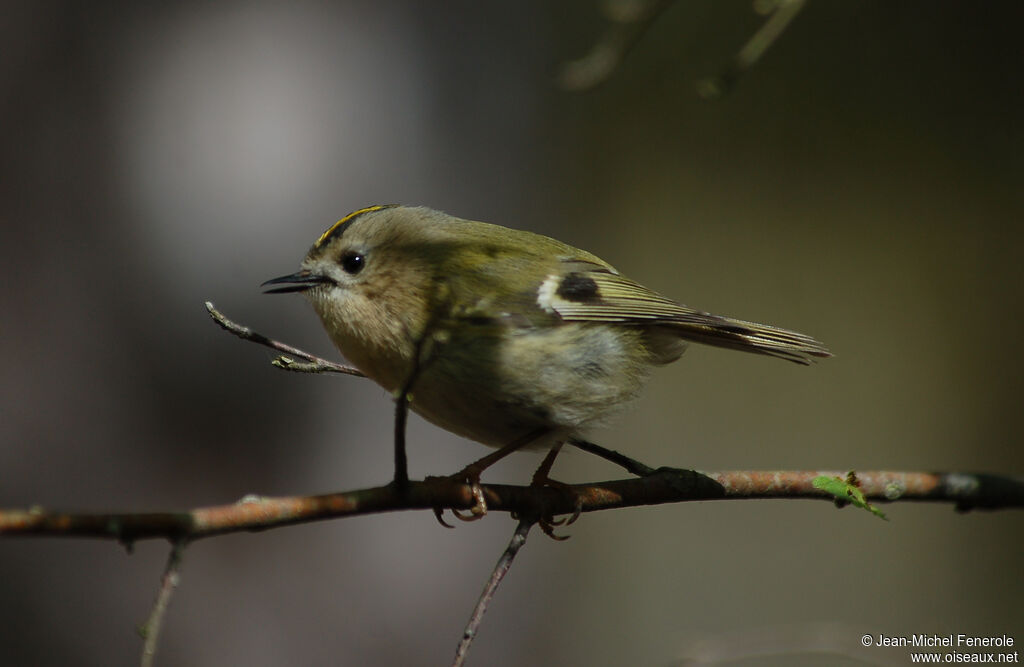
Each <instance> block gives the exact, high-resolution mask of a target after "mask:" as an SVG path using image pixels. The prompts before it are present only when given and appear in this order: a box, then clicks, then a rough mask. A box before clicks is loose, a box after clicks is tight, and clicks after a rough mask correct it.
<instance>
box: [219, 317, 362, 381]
mask: <svg viewBox="0 0 1024 667" xmlns="http://www.w3.org/2000/svg"><path fill="white" fill-rule="evenodd" d="M206 310H207V312H208V313H210V317H212V318H213V321H214V322H216V323H217V324H218V325H219V326H220V328H222V329H224V330H225V331H227V332H228V333H232V334H234V335H236V336H238V337H239V338H241V339H242V340H247V341H250V342H253V343H256V344H258V345H262V346H264V347H269V348H270V349H271V350H276V351H278V352H283V353H285V354H290V355H292V356H294V357H298V358H300V359H304V360H305V362H306V363H302V362H298V361H295V360H294V359H291V358H289V357H285V356H280V357H277V358H276V359H274V361H273V362H271V363H273V364H274V365H275V366H277V367H278V368H280V369H283V370H286V371H296V372H299V373H344V374H345V375H355V376H356V377H366V376H365V375H364V374H363V373H362V371H360V370H359V369H358V368H353V367H351V366H344V365H342V364H338V363H335V362H333V361H328V360H327V359H324V358H322V357H318V356H316V355H315V354H310V353H309V352H304V351H303V350H300V349H299V348H297V347H292V346H291V345H288V344H287V343H282V342H280V341H276V340H274V339H272V338H268V337H267V336H264V335H263V334H261V333H258V332H256V331H253V330H252V329H250V328H249V327H246V326H242V325H241V324H238V323H237V322H233V321H231V320H229V319H228V318H227V317H225V316H224V314H223V313H221V312H220V311H219V310H217V309H216V308H215V307H214V305H213V303H211V302H209V301H207V302H206Z"/></svg>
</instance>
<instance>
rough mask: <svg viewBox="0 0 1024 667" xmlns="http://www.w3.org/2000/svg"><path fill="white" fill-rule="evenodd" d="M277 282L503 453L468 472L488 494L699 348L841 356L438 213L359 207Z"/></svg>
mask: <svg viewBox="0 0 1024 667" xmlns="http://www.w3.org/2000/svg"><path fill="white" fill-rule="evenodd" d="M264 285H281V286H280V287H275V288H272V289H268V290H267V292H268V293H282V292H302V293H304V294H305V296H306V297H307V298H308V299H309V301H310V303H311V304H312V305H313V308H314V310H315V311H316V313H317V314H318V315H319V316H320V319H321V321H322V322H323V325H324V328H325V329H326V330H327V333H328V335H329V336H330V338H331V340H332V341H333V342H334V344H335V345H336V346H337V348H338V350H339V351H340V352H341V353H342V355H344V356H345V358H346V359H347V360H348V361H349V362H351V363H352V364H353V365H355V367H356V368H358V369H359V370H360V371H362V372H363V373H364V374H365V375H366V376H367V377H369V378H370V379H372V380H374V381H375V382H377V383H378V384H379V385H381V386H382V387H384V388H385V389H387V390H388V391H389V392H392V393H395V394H396V395H399V394H401V393H402V392H406V395H407V396H409V399H410V402H409V406H410V407H411V409H412V410H413V411H415V412H416V413H418V414H420V415H421V416H423V417H424V418H426V419H427V420H428V421H430V422H433V423H434V424H436V425H438V426H440V427H442V428H444V429H447V430H449V431H451V432H452V433H455V434H457V435H460V436H463V437H466V438H469V439H471V440H475V441H477V442H480V443H483V444H485V445H489V446H491V447H497V448H499V449H498V451H497V452H495V453H493V454H491V455H490V456H488V457H484V458H483V459H481V460H480V461H477V462H476V463H475V464H472V465H470V466H467V468H466V469H465V470H463V471H462V472H461V473H460V474H459V477H462V478H464V479H465V480H466V481H468V482H470V483H471V484H473V485H474V487H475V489H478V488H479V475H480V473H481V472H482V471H483V469H484V468H486V467H487V466H488V465H490V464H491V463H493V462H494V461H496V460H497V459H498V458H501V457H502V456H504V455H505V454H508V453H510V452H512V451H515V450H517V449H524V448H531V449H538V448H546V449H549V450H550V451H551V454H550V456H549V458H550V459H551V462H553V460H554V455H555V454H557V450H558V448H559V447H561V445H562V443H564V442H566V441H569V440H571V439H573V438H576V437H578V436H579V435H580V433H581V432H582V431H583V430H584V429H587V428H589V427H592V426H596V425H599V424H601V423H603V422H604V421H606V419H607V418H608V417H609V416H611V415H613V414H614V413H615V412H616V411H617V410H619V409H621V408H622V407H624V406H626V405H627V404H629V403H630V402H631V401H633V400H634V399H635V398H636V397H637V396H638V394H639V393H640V390H641V389H642V387H643V385H644V383H645V382H646V381H647V379H648V377H649V375H650V372H651V370H652V368H654V367H656V366H662V365H665V364H668V363H670V362H673V361H675V360H676V359H678V358H679V357H680V355H682V353H683V351H684V350H685V349H686V347H687V343H688V342H690V341H692V342H697V343H704V344H707V345H714V346H717V347H724V348H730V349H734V350H742V351H745V352H754V353H757V354H764V355H768V356H772V357H778V358H780V359H785V360H788V361H792V362H796V363H798V364H808V363H810V362H811V360H812V359H813V358H815V357H828V356H831V354H830V353H829V351H828V350H827V349H826V348H825V347H824V346H823V345H822V344H821V343H819V342H818V341H816V340H815V339H813V338H811V337H809V336H806V335H804V334H800V333H796V332H794V331H788V330H786V329H779V328H776V327H772V326H766V325H763V324H754V323H752V322H744V321H742V320H735V319H731V318H728V317H721V316H718V315H711V314H709V313H705V312H701V311H699V310H694V309H693V308H690V307H688V306H684V305H682V304H680V303H677V302H675V301H673V300H671V299H668V298H666V297H664V296H661V295H660V294H657V293H655V292H653V291H651V290H649V289H647V288H646V287H644V286H643V285H640V284H639V283H636V282H634V281H632V280H630V279H629V278H626V277H625V276H623V275H622V274H620V273H619V272H618V271H617V270H616V269H615V268H614V267H612V266H611V265H610V264H608V263H607V262H605V261H604V260H602V259H600V258H598V257H596V256H594V255H592V254H590V253H589V252H586V251H584V250H579V249H577V248H574V247H572V246H570V245H567V244H565V243H562V242H560V241H557V240H555V239H552V238H548V237H546V236H541V235H539V234H533V233H530V232H525V231H519V230H514V229H509V228H507V227H502V226H499V225H493V224H488V223H484V222H476V221H471V220H463V219H460V218H456V217H453V216H451V215H448V214H446V213H442V212H440V211H435V210H432V209H429V208H424V207H405V206H398V205H386V206H370V207H367V208H363V209H359V210H358V211H355V212H353V213H351V214H349V215H347V216H345V217H344V218H342V219H341V220H339V221H338V222H337V223H335V224H334V225H332V226H331V227H330V228H329V229H328V230H327V231H325V232H324V233H323V234H322V235H321V236H320V238H319V239H317V241H316V243H314V244H313V247H312V248H311V249H310V250H309V253H308V254H307V255H306V258H305V260H304V261H303V262H302V267H301V270H299V271H298V272H297V273H293V274H290V275H287V276H281V277H280V278H274V279H273V280H269V281H267V282H266V283H264ZM542 467H543V466H542ZM547 468H550V462H548V463H547ZM546 472H547V470H545V471H544V474H543V475H541V476H539V477H538V476H535V482H537V481H538V479H539V480H540V483H545V482H546V481H547V480H546V479H544V478H545V477H546ZM477 498H478V505H479V504H480V503H481V501H482V498H483V496H482V494H479V493H478V494H477ZM484 511H486V506H484V507H482V508H475V514H477V515H479V514H482V513H483V512H484Z"/></svg>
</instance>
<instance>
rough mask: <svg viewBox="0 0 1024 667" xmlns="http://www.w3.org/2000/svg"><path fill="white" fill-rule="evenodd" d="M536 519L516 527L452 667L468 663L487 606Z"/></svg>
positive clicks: (483, 593) (456, 650) (474, 610)
mask: <svg viewBox="0 0 1024 667" xmlns="http://www.w3.org/2000/svg"><path fill="white" fill-rule="evenodd" d="M535 521H536V520H535V519H526V518H524V519H521V520H520V521H519V525H517V526H516V530H515V532H514V533H512V539H511V540H510V541H509V543H508V547H506V548H505V552H504V553H503V554H501V558H499V559H498V562H497V563H496V564H495V565H494V570H493V571H492V572H491V576H490V578H489V579H488V580H487V584H486V585H485V586H484V590H483V592H482V593H480V599H479V600H477V603H476V607H474V608H473V613H472V614H471V615H470V617H469V623H467V624H466V629H465V630H464V631H463V633H462V641H460V642H459V646H458V648H457V649H455V661H454V662H452V667H461V665H462V664H464V663H465V662H466V655H467V654H468V653H469V647H470V644H472V643H473V640H474V639H475V638H476V634H477V631H479V629H480V623H481V622H482V621H483V620H484V613H486V612H487V606H488V605H489V604H490V602H491V600H492V599H493V598H494V593H495V592H496V591H497V590H498V585H499V584H500V583H501V580H502V579H504V578H505V575H506V574H508V571H509V569H510V568H511V567H512V561H513V560H515V557H516V554H517V553H519V550H520V549H521V548H522V547H523V545H524V544H526V536H527V535H528V534H529V532H530V528H532V527H533V524H534V523H535Z"/></svg>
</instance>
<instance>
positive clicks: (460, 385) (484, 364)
mask: <svg viewBox="0 0 1024 667" xmlns="http://www.w3.org/2000/svg"><path fill="white" fill-rule="evenodd" d="M649 368H650V362H649V355H648V353H647V351H646V349H645V347H644V344H643V342H642V340H641V334H640V333H639V332H638V331H636V330H635V329H628V328H625V327H614V326H609V325H593V324H583V323H579V324H566V325H562V326H557V327H549V328H546V329H526V330H515V329H504V330H501V331H500V332H498V333H497V334H496V335H491V336H485V335H480V334H479V332H473V331H469V332H467V335H465V336H463V337H461V338H459V337H453V338H452V339H451V340H449V341H448V342H447V343H445V344H443V345H441V346H440V347H439V348H438V349H437V350H436V351H435V353H434V354H433V355H432V357H431V358H430V359H429V360H428V361H427V362H426V364H425V366H424V367H423V369H422V371H421V374H420V376H419V378H418V380H417V381H416V383H415V384H414V386H413V390H412V402H411V406H412V408H413V410H414V411H415V412H417V413H418V414H420V415H422V416H423V417H424V418H426V419H427V420H429V421H431V422H433V423H434V424H437V425H438V426H441V427H442V428H445V429H447V430H449V431H452V432H453V433H456V434H458V435H461V436H464V437H467V438H470V439H472V440H476V441H478V442H481V443H483V444H485V445H490V446H492V447H500V446H503V445H506V444H509V443H511V442H513V441H515V440H517V439H521V438H524V437H526V436H528V435H529V434H531V433H537V434H538V436H539V437H538V440H537V441H536V442H534V443H532V446H534V447H538V446H539V447H543V446H546V445H548V444H553V442H554V441H557V440H561V439H565V438H567V437H570V436H572V435H573V434H575V433H577V432H579V431H580V430H582V429H585V428H586V427H588V426H593V425H596V424H598V423H600V422H602V421H603V420H605V419H606V418H607V417H609V416H610V415H612V414H614V413H615V412H617V411H618V410H619V409H621V408H622V407H624V406H625V405H627V404H628V403H629V402H630V401H632V400H633V399H634V398H636V396H637V395H638V394H639V392H640V390H641V388H642V386H643V384H644V382H645V381H646V379H647V377H648V373H649Z"/></svg>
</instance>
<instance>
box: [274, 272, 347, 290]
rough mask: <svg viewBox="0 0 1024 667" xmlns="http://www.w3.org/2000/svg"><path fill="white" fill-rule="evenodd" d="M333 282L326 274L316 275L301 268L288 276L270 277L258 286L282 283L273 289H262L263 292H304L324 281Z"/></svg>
mask: <svg viewBox="0 0 1024 667" xmlns="http://www.w3.org/2000/svg"><path fill="white" fill-rule="evenodd" d="M330 282H333V281H332V280H331V279H330V278H328V277H327V276H321V275H317V274H315V273H310V272H309V271H307V270H305V269H303V270H302V271H299V272H298V273H293V274H291V275H289V276H281V277H280V278H272V279H271V280H268V281H267V282H265V283H263V284H262V285H260V287H266V286H267V285H283V287H275V288H273V289H268V290H263V293H264V294H285V293H287V292H305V291H306V290H308V289H310V288H312V287H316V286H317V285H322V284H324V283H330Z"/></svg>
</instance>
